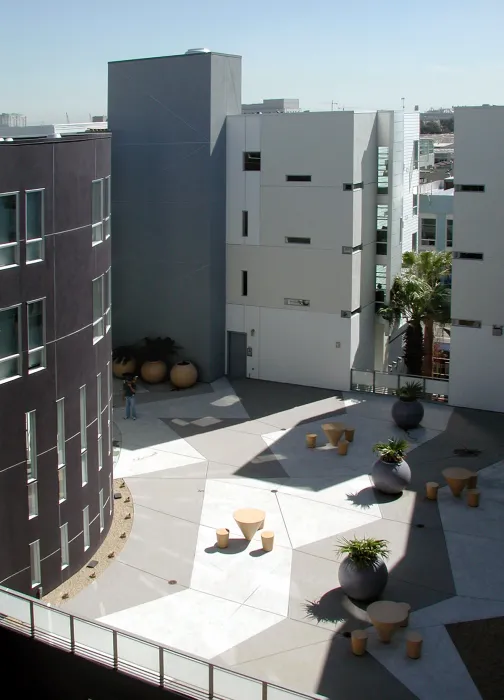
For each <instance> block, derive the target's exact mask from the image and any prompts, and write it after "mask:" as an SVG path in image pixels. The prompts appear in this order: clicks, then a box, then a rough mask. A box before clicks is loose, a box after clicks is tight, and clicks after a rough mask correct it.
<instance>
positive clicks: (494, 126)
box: [450, 106, 504, 411]
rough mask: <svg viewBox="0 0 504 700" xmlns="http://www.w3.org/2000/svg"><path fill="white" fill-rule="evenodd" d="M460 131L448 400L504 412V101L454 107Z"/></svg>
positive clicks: (456, 125)
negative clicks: (503, 214)
mask: <svg viewBox="0 0 504 700" xmlns="http://www.w3.org/2000/svg"><path fill="white" fill-rule="evenodd" d="M455 133H456V139H457V159H456V163H455V183H456V184H455V196H454V218H455V229H454V238H453V258H454V260H453V274H452V329H451V357H450V403H451V404H453V405H455V406H465V407H469V408H479V409H487V410H490V411H504V390H503V387H504V335H503V327H504V304H503V294H502V261H503V260H504V235H503V233H502V192H503V191H504V165H503V164H504V107H489V106H483V107H460V108H456V109H455ZM475 135H477V138H476V136H475Z"/></svg>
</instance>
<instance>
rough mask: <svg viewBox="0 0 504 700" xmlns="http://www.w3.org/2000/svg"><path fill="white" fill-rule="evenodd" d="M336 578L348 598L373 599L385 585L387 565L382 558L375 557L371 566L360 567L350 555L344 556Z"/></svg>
mask: <svg viewBox="0 0 504 700" xmlns="http://www.w3.org/2000/svg"><path fill="white" fill-rule="evenodd" d="M338 578H339V582H340V586H341V588H342V589H343V592H344V593H346V594H347V596H348V597H349V598H353V599H354V600H373V599H375V598H378V597H379V596H380V595H381V593H382V592H383V590H384V589H385V586H386V585H387V581H388V570H387V565H386V564H385V562H384V561H383V559H377V560H376V562H375V563H374V564H373V565H372V566H368V567H366V568H364V569H362V568H360V567H358V566H356V565H355V564H354V563H353V561H352V559H350V557H345V559H343V561H342V562H341V564H340V567H339V572H338Z"/></svg>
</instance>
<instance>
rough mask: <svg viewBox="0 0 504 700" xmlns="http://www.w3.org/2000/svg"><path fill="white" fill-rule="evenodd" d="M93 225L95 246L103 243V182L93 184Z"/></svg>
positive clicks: (97, 181)
mask: <svg viewBox="0 0 504 700" xmlns="http://www.w3.org/2000/svg"><path fill="white" fill-rule="evenodd" d="M91 223H92V230H93V245H97V244H98V243H101V242H102V241H103V180H93V182H92V183H91Z"/></svg>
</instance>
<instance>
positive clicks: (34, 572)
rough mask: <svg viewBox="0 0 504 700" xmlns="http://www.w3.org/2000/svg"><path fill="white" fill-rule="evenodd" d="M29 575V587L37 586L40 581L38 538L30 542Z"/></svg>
mask: <svg viewBox="0 0 504 700" xmlns="http://www.w3.org/2000/svg"><path fill="white" fill-rule="evenodd" d="M29 547H30V575H31V587H32V588H37V586H40V584H41V583H42V569H41V566H40V540H35V541H34V542H30V544H29Z"/></svg>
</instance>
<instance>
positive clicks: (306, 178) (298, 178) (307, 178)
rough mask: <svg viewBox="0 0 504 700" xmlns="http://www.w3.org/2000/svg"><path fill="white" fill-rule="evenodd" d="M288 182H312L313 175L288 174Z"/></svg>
mask: <svg viewBox="0 0 504 700" xmlns="http://www.w3.org/2000/svg"><path fill="white" fill-rule="evenodd" d="M285 177H286V179H287V182H311V175H286V176H285Z"/></svg>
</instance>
